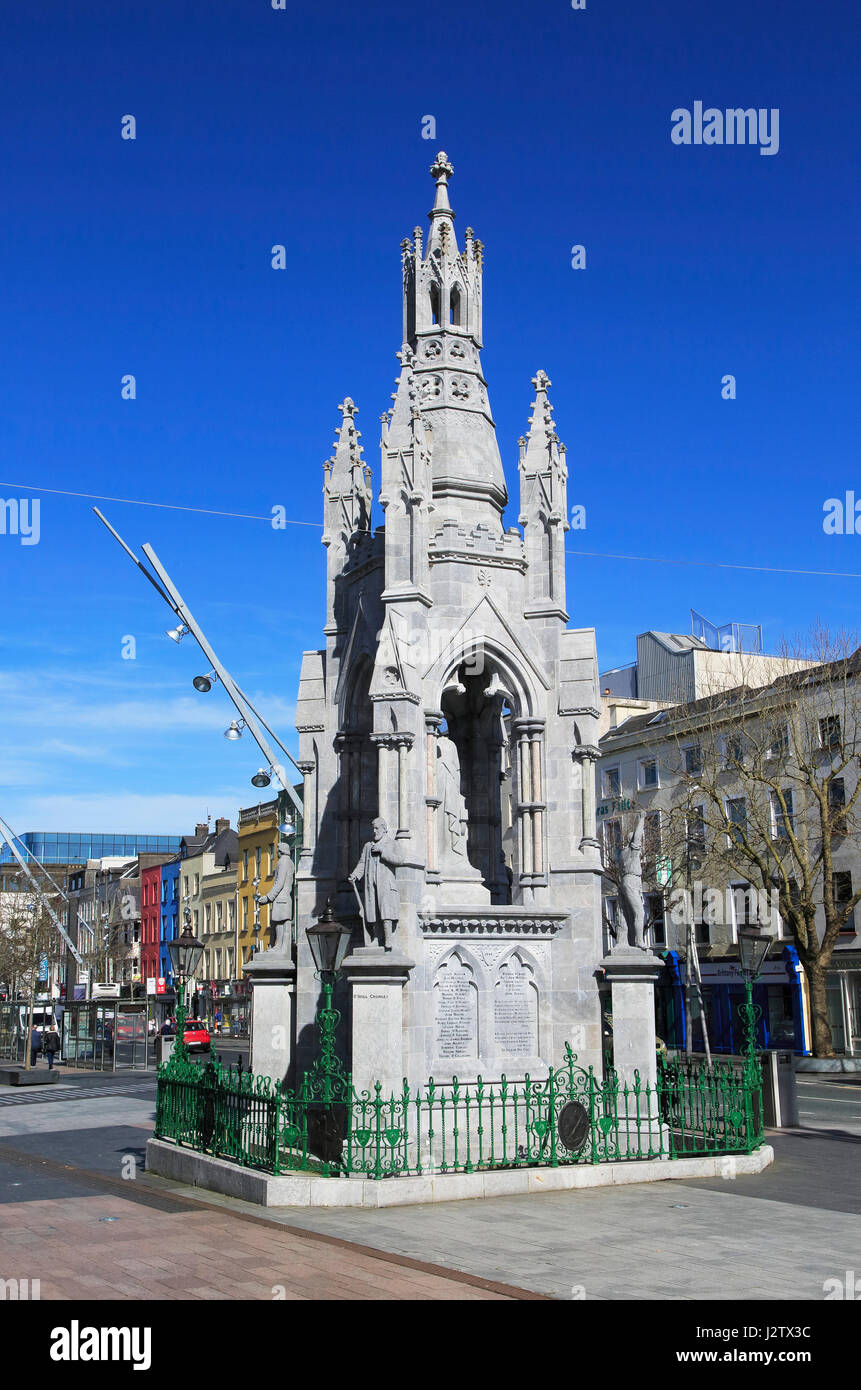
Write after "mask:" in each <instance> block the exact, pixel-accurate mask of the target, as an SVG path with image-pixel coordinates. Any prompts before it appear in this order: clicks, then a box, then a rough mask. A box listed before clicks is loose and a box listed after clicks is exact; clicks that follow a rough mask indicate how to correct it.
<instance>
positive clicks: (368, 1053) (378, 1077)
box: [342, 946, 415, 1100]
mask: <svg viewBox="0 0 861 1390" xmlns="http://www.w3.org/2000/svg"><path fill="white" fill-rule="evenodd" d="M414 968H415V961H412V960H409V959H408V958H407V957H406V956H404V955H401V953H400V952H399V951H398V949H397V947H395V949H394V950H392V951H384V950H383V949H382V948H381V947H379V946H361V947H359V949H358V950H356V951H354V952H353V953H352V955H349V956H347V958H346V960H345V961H344V964H343V966H342V969H343V971H344V974H345V975H346V978H347V983H348V984H349V986H350V993H351V997H352V1005H353V1035H352V1061H351V1071H352V1076H353V1086H354V1087H355V1090H356V1091H357V1092H358V1094H359V1095H360V1096H361V1093H362V1091H369V1092H370V1094H371V1096H372V1097H373V1095H374V1086H375V1083H376V1082H377V1081H379V1082H380V1085H381V1086H382V1090H381V1092H380V1094H381V1096H382V1097H383V1099H384V1100H388V1099H389V1097H390V1096H391V1095H396V1096H397V1095H400V1093H401V1090H402V1088H403V1082H404V1075H405V1072H404V986H405V985H406V983H407V981H408V980H409V977H410V971H411V970H413V969H414Z"/></svg>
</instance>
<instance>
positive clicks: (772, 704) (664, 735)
mask: <svg viewBox="0 0 861 1390" xmlns="http://www.w3.org/2000/svg"><path fill="white" fill-rule="evenodd" d="M783 655H785V656H786V657H787V660H788V662H791V664H792V668H793V669H789V670H788V671H787V674H785V675H783V676H781V677H779V678H778V679H777V680H775V681H773V682H772V683H771V684H770V685H766V686H763V685H762V684H761V682H760V681H757V683H756V684H753V681H755V680H756V675H755V672H753V668H752V666H750V663H747V665H748V666H749V668H750V673H751V677H752V680H751V683H748V682H745V680H744V675H745V669H746V662H745V658H744V656H743V654H742V656H741V657H740V663H739V671H740V676H741V683H740V684H739V685H738V687H736V688H734V689H731V690H715V691H713V692H710V693H709V694H707V695H705V696H704V697H703V698H702V699H699V700H696V701H694V702H692V703H691V704H688V705H682V706H679V707H677V708H675V709H672V710H668V711H666V713H665V716H664V718H663V720H662V722H661V723H660V724H658V725H657V726H656V728H655V730H654V739H655V747H656V756H659V757H660V759H661V761H662V765H663V767H664V769H665V770H666V771H668V772H669V774H670V780H671V783H672V785H673V787H674V797H673V805H672V807H671V808H670V810H669V812H668V819H669V821H670V823H671V825H672V827H673V829H672V831H671V833H672V834H673V836H674V838H675V839H676V840H679V839H683V840H686V841H689V840H690V826H691V817H692V814H695V816H696V818H697V821H698V823H699V826H700V829H699V831H698V834H699V837H700V841H701V844H702V847H703V865H704V867H705V866H706V865H707V866H708V869H709V871H710V874H709V876H710V877H711V878H712V879H714V880H716V882H717V883H721V884H730V883H732V882H734V881H739V880H741V881H743V882H745V883H749V884H751V885H752V887H753V889H755V890H757V892H758V894H759V896H760V899H761V900H762V899H767V900H769V901H771V900H772V893H774V895H775V896H776V898H777V901H778V903H779V913H780V917H781V919H782V921H783V923H784V924H785V926H786V927H788V928H789V929H790V931H791V933H792V938H793V941H794V944H795V946H796V949H797V951H798V956H799V959H800V961H801V963H802V965H803V967H804V971H805V975H806V977H807V983H808V988H809V993H810V1005H811V1014H812V1022H813V1050H814V1054H815V1055H816V1056H817V1057H833V1056H834V1048H833V1041H832V1037H831V1028H830V1026H829V1022H828V1012H827V1006H826V974H827V971H828V967H829V965H830V962H831V957H832V953H833V950H834V946H835V943H836V942H837V939H838V937H839V935H840V931H841V928H843V927H844V926H845V925H846V924H847V922H848V921H849V919H850V917H851V915H852V912H853V910H854V908H855V906H856V904H857V903H858V902H859V900H861V889H856V890H855V891H854V892H852V891H851V890H850V889H849V887H848V875H847V874H846V872H845V870H841V869H839V868H837V867H836V863H835V854H836V855H837V856H838V859H841V856H840V851H841V849H844V848H845V847H849V846H851V844H852V842H853V837H856V836H857V829H858V819H857V810H858V801H859V795H861V776H859V771H861V724H859V714H861V709H860V708H859V705H861V649H858V648H857V644H856V639H855V638H854V637H850V636H848V635H846V634H840V635H838V636H836V637H832V636H831V635H829V633H828V632H827V631H826V630H824V629H817V630H816V631H815V632H814V633H813V634H812V635H811V637H810V639H809V640H808V643H807V645H806V647H804V648H801V647H798V646H796V647H795V648H794V649H789V648H787V647H785V648H784V653H783ZM751 660H753V658H752V659H751ZM694 808H696V809H695V811H694Z"/></svg>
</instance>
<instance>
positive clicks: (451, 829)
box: [436, 734, 467, 859]
mask: <svg viewBox="0 0 861 1390" xmlns="http://www.w3.org/2000/svg"><path fill="white" fill-rule="evenodd" d="M436 759H437V763H436V767H437V784H436V788H437V795H438V796H439V799H440V815H441V816H442V825H443V851H444V853H445V852H447V853H450V854H456V855H458V856H459V857H460V858H462V859H465V858H466V837H467V813H466V802H465V801H464V799H463V794H462V792H461V790H460V758H459V757H458V752H457V745H456V744H455V742H454V740H453V739H451V738H449V737H448V735H447V734H441V735H440V736H439V738H438V739H437V741H436Z"/></svg>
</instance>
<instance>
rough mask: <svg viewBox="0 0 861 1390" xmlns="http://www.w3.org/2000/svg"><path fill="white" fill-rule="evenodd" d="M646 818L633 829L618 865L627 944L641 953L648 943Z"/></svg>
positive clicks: (640, 819) (618, 855)
mask: <svg viewBox="0 0 861 1390" xmlns="http://www.w3.org/2000/svg"><path fill="white" fill-rule="evenodd" d="M645 819H646V818H645V816H644V815H639V816H638V817H637V821H636V824H635V826H634V829H633V830H632V832H631V836H630V838H629V840H628V843H627V845H623V846H622V848H621V849H620V850H619V851H618V854H617V855H616V860H617V863H618V865H619V897H620V899H621V903H622V915H623V916H624V918H625V926H626V927H627V929H628V945H629V946H639V947H640V949H641V950H645V949H646V941H645V937H644V935H643V932H644V927H645V916H646V914H645V910H644V907H643V866H642V858H641V856H642V850H643V826H644V824H645Z"/></svg>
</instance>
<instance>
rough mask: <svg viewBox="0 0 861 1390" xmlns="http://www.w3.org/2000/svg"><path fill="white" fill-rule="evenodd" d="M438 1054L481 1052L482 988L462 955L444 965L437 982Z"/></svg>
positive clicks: (460, 1055) (461, 1055)
mask: <svg viewBox="0 0 861 1390" xmlns="http://www.w3.org/2000/svg"><path fill="white" fill-rule="evenodd" d="M434 995H435V998H436V1053H437V1056H438V1057H446V1058H448V1057H452V1058H453V1057H477V1056H478V990H477V988H476V985H475V981H474V979H473V976H472V971H471V970H470V968H469V966H468V965H465V964H464V962H463V961H461V960H460V958H459V957H458V956H451V957H450V958H449V959H448V960H447V961H446V962H445V964H444V965H442V966H441V967H440V970H439V972H438V974H437V978H436V983H435V985H434Z"/></svg>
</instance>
